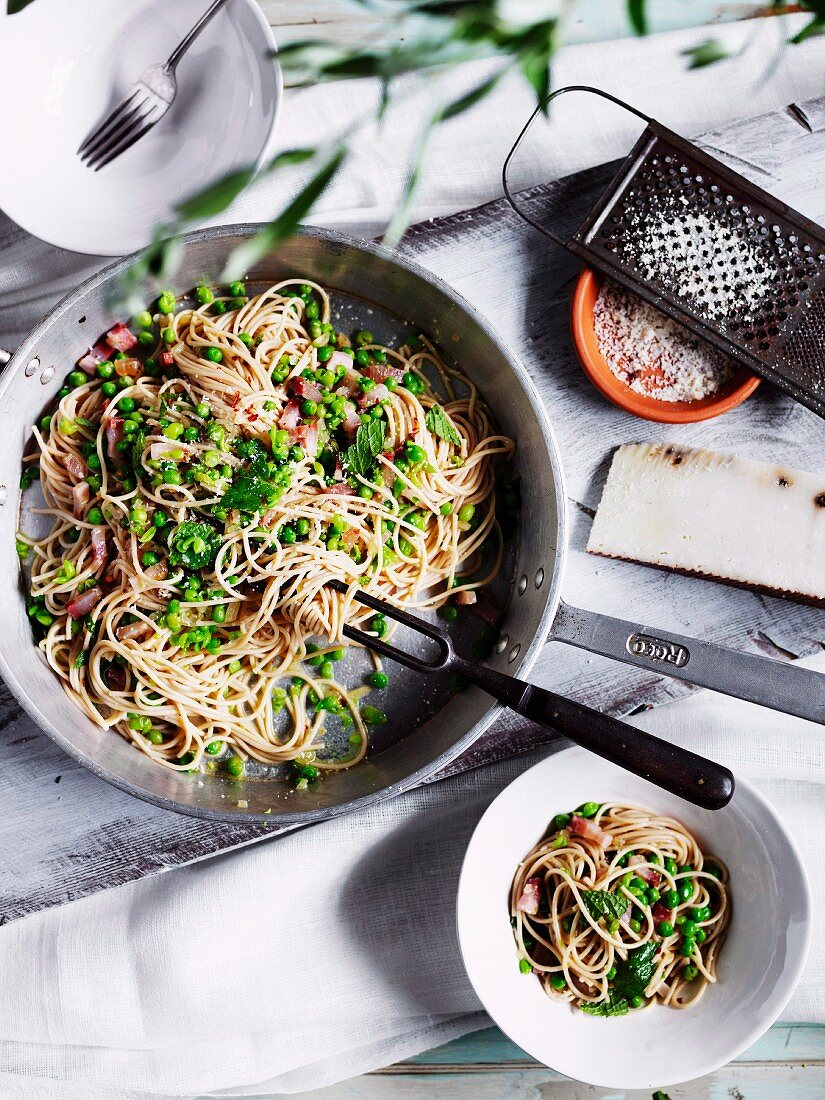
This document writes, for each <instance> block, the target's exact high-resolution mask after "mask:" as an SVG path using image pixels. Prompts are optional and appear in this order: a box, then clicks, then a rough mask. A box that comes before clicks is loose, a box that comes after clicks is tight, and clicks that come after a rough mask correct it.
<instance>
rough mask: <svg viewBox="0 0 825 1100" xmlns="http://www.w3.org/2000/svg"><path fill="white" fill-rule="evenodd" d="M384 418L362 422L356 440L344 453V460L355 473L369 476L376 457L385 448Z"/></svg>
mask: <svg viewBox="0 0 825 1100" xmlns="http://www.w3.org/2000/svg"><path fill="white" fill-rule="evenodd" d="M385 431H386V425H385V423H384V421H383V420H372V419H371V420H369V421H367V423H366V424H362V425H361V426H360V427H359V429H358V432H357V434H356V436H355V442H354V443H353V445H352V446H351V447H348V448H347V450H346V452H345V453H344V461H345V462H346V464H347V466H348V467H349V469H350V470H351V472H352V473H354V474H360V475H361V477H369V475H370V473H371V472H372V468H373V466H374V465H375V459H376V458H377V456H378V455H379V454H380V453H381V451H382V450H383V448H384V432H385Z"/></svg>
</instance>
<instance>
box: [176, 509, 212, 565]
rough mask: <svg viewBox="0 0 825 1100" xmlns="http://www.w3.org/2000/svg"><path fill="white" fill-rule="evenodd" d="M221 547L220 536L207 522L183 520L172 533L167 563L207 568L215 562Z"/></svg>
mask: <svg viewBox="0 0 825 1100" xmlns="http://www.w3.org/2000/svg"><path fill="white" fill-rule="evenodd" d="M220 548H221V536H220V534H219V533H218V532H217V531H216V530H215V528H214V527H212V526H210V524H208V523H200V522H198V521H195V520H185V521H184V522H183V523H179V524H178V526H177V527H176V528H175V530H174V532H173V534H172V540H171V543H170V546H169V564H170V565H183V566H185V568H186V569H207V568H210V567H211V566H213V565H214V564H215V558H216V557H217V556H218V551H219V550H220Z"/></svg>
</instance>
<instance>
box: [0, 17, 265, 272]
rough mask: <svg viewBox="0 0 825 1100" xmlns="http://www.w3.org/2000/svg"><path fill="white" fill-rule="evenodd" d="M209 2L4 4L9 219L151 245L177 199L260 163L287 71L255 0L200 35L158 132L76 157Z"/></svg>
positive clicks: (109, 246) (0, 80)
mask: <svg viewBox="0 0 825 1100" xmlns="http://www.w3.org/2000/svg"><path fill="white" fill-rule="evenodd" d="M207 6H208V0H174V2H170V0H120V2H118V3H111V2H110V3H103V2H102V0H71V3H66V0H34V2H33V3H31V4H29V6H28V7H27V8H25V9H24V10H23V11H22V12H19V13H18V14H16V15H7V14H2V15H0V103H2V104H3V110H2V111H0V149H2V151H3V162H4V163H3V171H2V172H0V208H1V209H2V210H3V211H4V212H5V213H6V214H8V216H9V217H10V218H12V219H13V220H14V221H16V222H17V223H18V225H21V226H22V227H23V228H24V229H26V230H27V231H28V232H29V233H32V234H34V236H36V237H40V238H42V239H43V240H45V241H48V242H49V243H50V244H54V245H58V246H59V247H61V248H69V249H72V250H73V251H75V252H89V253H94V254H98V255H104V256H116V255H122V254H124V253H126V252H132V251H134V250H136V249H138V248H141V247H143V246H144V245H145V244H147V243H148V242H149V240H150V239H151V235H152V231H153V229H154V228H155V227H156V226H157V225H159V224H162V223H163V222H165V221H168V220H169V218H170V217H171V216H172V213H173V208H174V206H175V204H176V203H178V202H179V201H180V200H181V199H183V198H186V197H187V196H189V195H191V194H192V193H193V192H194V191H196V190H199V189H200V188H201V187H203V186H205V185H206V184H208V183H210V182H212V181H213V180H215V179H217V178H218V177H220V176H223V175H224V174H225V173H227V172H230V171H232V170H233V169H236V168H240V167H242V166H246V165H250V164H253V165H259V164H260V163H261V160H262V158H263V157H264V155H265V154H266V152H267V149H268V145H269V141H270V137H271V134H272V130H273V127H274V125H275V118H276V115H277V112H278V105H279V103H280V100H281V73H280V68H279V66H278V64H277V62H275V61H273V60H272V59H271V58H270V57H269V56H268V55H269V52H270V51H271V50H273V49H274V47H275V42H274V39H273V37H272V32H271V30H270V27H269V25H268V23H267V22H266V19H265V18H264V16H263V13H262V11H261V9H260V7H259V5H258V4H257V3H256V2H255V0H232V2H231V3H230V4H228V5H227V7H226V8H224V10H223V11H220V12H219V13H218V14H217V15H216V16H215V18H214V19H213V20H212V22H211V23H210V24H209V25H208V26H207V27H206V28H205V30H204V31H203V32H202V33H201V35H200V37H199V38H197V39H196V41H195V42H194V43H193V45H192V46H191V47H190V49H189V51H188V53H187V54H186V55H185V56H184V57H183V59H182V60H181V62H180V65H179V67H178V72H177V76H178V95H177V98H176V100H175V102H174V103H173V105H172V107H171V108H170V110H169V112H168V114H167V115H166V117H165V118H163V119H162V120H161V122H159V123H158V125H157V126H155V127H154V129H153V130H151V131H150V132H149V133H148V134H147V135H146V136H145V137H143V138H141V139H140V141H138V142H136V144H135V145H133V146H132V148H131V149H129V150H128V151H127V152H125V153H124V154H123V155H122V156H120V157H118V158H117V159H116V160H114V161H112V163H111V164H109V165H107V166H106V167H105V168H102V169H101V170H100V171H99V172H94V171H92V170H91V169H90V168H87V167H86V166H85V165H84V164H82V163H81V161H80V158H79V157H78V156H77V148H78V146H79V145H80V143H81V142H82V140H83V138H84V137H85V136H86V134H87V133H88V132H89V130H90V129H91V128H92V127H93V126H95V125H96V124H97V123H98V122H99V121H100V119H101V118H102V117H103V115H104V114H105V113H106V112H107V111H108V110H109V109H111V108H112V107H113V106H115V105H116V104H117V103H118V102H119V101H120V100H121V99H122V98H123V96H124V95H125V94H126V92H127V89H128V88H129V87H130V86H131V85H132V84H133V83H134V81H135V80H136V79H137V78H138V77H139V76H140V74H141V73H142V72H143V70H144V69H145V68H146V66H147V65H149V64H151V63H152V62H155V61H163V60H165V59H166V57H167V56H168V55H169V53H170V52H171V51H172V49H173V48H174V47H175V45H177V43H178V41H179V40H180V39H181V38H182V37H183V35H184V34H185V33H186V31H187V30H188V29H189V28H190V27H191V26H192V25H193V24H194V23H195V22H196V20H197V19H198V17H199V16H200V15H201V14H202V13H203V11H204V10H205V9H206V7H207ZM5 7H6V5H5V3H3V4H2V9H3V11H4V13H5Z"/></svg>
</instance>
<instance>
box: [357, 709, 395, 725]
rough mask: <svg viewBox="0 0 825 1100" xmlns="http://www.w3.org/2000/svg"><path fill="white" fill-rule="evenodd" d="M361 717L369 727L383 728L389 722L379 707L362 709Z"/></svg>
mask: <svg viewBox="0 0 825 1100" xmlns="http://www.w3.org/2000/svg"><path fill="white" fill-rule="evenodd" d="M361 717H362V718H363V719H364V721H365V722H366V723H367V725H368V726H383V725H385V724H386V723H387V722H388V721H389V719H388V718H387V716H386V714H384V712H383V710H379V709H378V707H371V706H364V707H361Z"/></svg>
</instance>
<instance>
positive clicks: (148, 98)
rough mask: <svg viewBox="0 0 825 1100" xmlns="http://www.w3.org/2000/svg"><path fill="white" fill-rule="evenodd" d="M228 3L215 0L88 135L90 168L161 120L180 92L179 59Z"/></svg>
mask: <svg viewBox="0 0 825 1100" xmlns="http://www.w3.org/2000/svg"><path fill="white" fill-rule="evenodd" d="M225 3H227V0H213V3H212V4H211V5H210V6H209V7H208V8H207V10H206V11H205V12H204V13H203V15H202V16H201V17H200V19H199V20H198V21H197V23H196V24H195V25H194V27H192V29H191V30H190V31H189V33H188V34H187V35H186V37H185V38H182V39H181V41H180V42H179V43H178V44H177V46H176V47H175V48H174V50H173V51H172V53H171V54H170V55H169V57H168V58H167V60H166V61H165V62H163V64H156V65H150V66H149V68H148V69H145V70H144V72H143V73H141V75H140V77H138V80H137V82H136V83H135V86H134V87H133V88H132V90H131V92H130V93H129V94H128V95H127V96H126V98H125V99H123V100H122V101H121V102H120V103H119V104H118V105H117V107H114V108H113V109H112V110H111V111H110V112H109V114H108V115H107V116H106V117H105V118H104V119H103V121H102V122H101V123H100V125H99V126H97V127H96V128H95V129H94V130H92V132H91V133H90V134H88V135H87V137H86V138H85V140H84V141H83V143H82V144H81V146H80V148H79V149H78V150H77V152H78V155H79V157H80V159H81V160H82V161H85V163H86V165H87V166H88V167H89V168H93V169H94V170H95V172H97V171H99V170H100V169H101V168H103V167H104V166H105V165H107V164H110V163H111V162H112V161H113V160H114V159H115V157H119V156H120V154H121V153H125V152H126V150H127V149H130V148H131V147H132V146H133V145H134V144H135V142H136V141H138V140H139V139H140V138H142V137H143V135H144V134H147V133H148V132H149V131H150V130H151V129H152V127H153V126H156V125H157V123H158V122H160V120H161V119H162V118H163V116H164V115H165V114H166V112H167V111H168V110H169V108H170V107H171V106H172V103H173V101H174V99H175V96H176V95H177V94H178V82H177V80H176V78H175V70H176V68H177V66H178V62H179V61H180V59H181V58H182V57H183V55H184V54H185V53H186V51H187V50H188V49H189V47H190V46H191V45H192V43H193V42H194V41H195V39H196V38H197V37H198V35H199V34H200V33H201V31H202V30H203V28H204V27H205V26H206V24H207V23H208V22H209V21H210V20H211V19H212V17H213V16H215V15H217V13H218V12H219V11H220V9H221V8H222V7H223V6H224V4H225Z"/></svg>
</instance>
